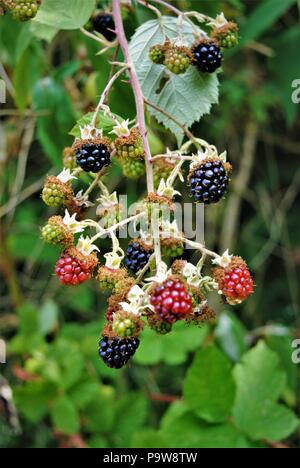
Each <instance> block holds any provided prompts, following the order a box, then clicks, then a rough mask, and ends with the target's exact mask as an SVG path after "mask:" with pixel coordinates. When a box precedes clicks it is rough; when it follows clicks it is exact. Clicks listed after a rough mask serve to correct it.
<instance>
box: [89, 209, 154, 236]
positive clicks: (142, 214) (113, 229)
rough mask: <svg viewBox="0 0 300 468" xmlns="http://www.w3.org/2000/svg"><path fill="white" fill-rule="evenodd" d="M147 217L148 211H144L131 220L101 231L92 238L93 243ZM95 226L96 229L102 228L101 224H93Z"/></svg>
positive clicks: (130, 218)
mask: <svg viewBox="0 0 300 468" xmlns="http://www.w3.org/2000/svg"><path fill="white" fill-rule="evenodd" d="M145 215H146V211H142V212H141V213H138V214H136V215H133V216H130V217H129V218H126V219H123V220H122V221H120V222H119V223H117V224H114V225H113V226H111V227H110V228H107V229H101V231H100V232H98V233H97V234H95V235H94V237H92V238H91V243H93V242H95V241H96V240H97V239H99V237H103V236H105V235H106V234H110V233H112V232H114V231H116V230H117V229H119V228H121V227H123V226H125V225H126V224H129V223H131V222H132V221H135V220H137V219H139V218H141V217H142V216H145ZM93 225H94V226H95V227H98V229H99V228H100V226H99V224H98V223H96V222H93Z"/></svg>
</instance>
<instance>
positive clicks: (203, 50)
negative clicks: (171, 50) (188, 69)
mask: <svg viewBox="0 0 300 468" xmlns="http://www.w3.org/2000/svg"><path fill="white" fill-rule="evenodd" d="M192 54H193V57H194V62H193V63H194V65H196V67H197V68H198V70H199V71H201V72H206V73H213V72H215V71H216V70H217V69H218V68H220V66H221V64H222V59H223V54H222V52H221V50H220V48H219V47H218V46H217V45H216V44H215V43H213V42H207V43H200V44H198V45H196V46H194V48H193V49H192Z"/></svg>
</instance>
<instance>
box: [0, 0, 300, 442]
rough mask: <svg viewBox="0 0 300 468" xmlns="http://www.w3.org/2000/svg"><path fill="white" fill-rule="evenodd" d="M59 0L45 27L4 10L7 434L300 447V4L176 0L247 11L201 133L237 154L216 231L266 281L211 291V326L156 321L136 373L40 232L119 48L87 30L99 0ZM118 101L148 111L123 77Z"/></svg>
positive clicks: (124, 109) (134, 20)
mask: <svg viewBox="0 0 300 468" xmlns="http://www.w3.org/2000/svg"><path fill="white" fill-rule="evenodd" d="M64 1H65V0H64ZM47 2H48V3H49V5H50V4H51V5H52V3H53V5H52V7H53V8H50V9H49V10H47V15H46V16H44V15H45V13H43V14H41V15H40V16H39V17H38V18H37V20H36V21H34V22H31V23H30V24H22V25H21V24H18V23H16V22H14V21H13V20H12V19H11V17H10V16H9V15H6V16H5V17H1V19H0V23H1V28H0V62H1V64H2V65H3V66H4V68H5V70H6V72H7V74H8V77H9V80H10V82H11V88H10V87H9V88H8V89H7V91H8V93H7V102H6V104H5V105H1V108H0V199H1V207H0V216H1V225H0V228H1V236H0V241H1V246H0V274H1V283H0V292H1V303H0V337H1V338H4V339H5V341H6V342H7V344H8V346H7V364H1V365H0V366H1V367H0V372H1V375H2V376H3V377H5V379H6V381H7V382H8V383H9V385H10V386H11V387H12V389H13V394H14V402H15V405H16V409H17V412H18V415H19V419H20V426H21V431H20V430H19V429H18V428H17V427H14V426H12V424H11V421H10V420H9V414H7V411H6V407H5V405H4V404H3V402H2V401H1V399H0V447H7V446H8V447H57V446H60V447H64V446H78V447H80V446H87V447H242V448H246V447H264V446H276V444H277V442H278V441H284V443H285V444H286V445H289V446H293V447H296V446H299V437H298V434H299V432H298V431H299V429H298V428H299V420H298V419H297V416H296V414H297V405H298V404H299V387H298V384H299V365H298V366H297V365H296V364H293V363H292V360H291V354H292V341H293V340H294V338H295V337H297V336H298V337H299V264H300V253H299V252H300V249H299V234H298V231H297V227H298V218H299V208H298V209H297V207H298V205H297V202H299V185H300V184H299V182H300V172H299V168H298V164H297V156H299V155H300V146H299V142H298V141H297V136H298V135H299V127H300V121H299V104H298V105H296V104H294V103H293V102H292V100H291V93H292V87H291V84H292V81H293V80H295V79H299V78H300V62H299V43H300V37H299V36H300V29H299V10H298V6H297V2H296V1H293V0H288V1H284V2H282V1H279V0H265V1H263V2H261V1H257V2H253V1H241V0H230V1H214V2H207V1H189V0H178V1H176V2H172V3H174V4H175V3H176V5H177V6H178V7H179V8H182V9H184V10H190V9H194V10H198V11H201V12H205V13H207V14H209V15H211V16H214V15H216V14H217V13H219V12H220V11H224V13H225V16H226V17H228V18H235V19H237V20H238V22H239V24H240V36H241V40H240V45H239V47H238V48H237V49H235V50H233V51H228V52H227V53H226V56H225V63H224V73H222V74H221V75H220V81H221V87H220V104H219V106H216V105H215V106H213V108H212V113H211V115H210V116H205V117H204V118H203V119H202V120H201V122H200V123H198V124H195V125H194V127H193V131H194V132H195V133H196V134H197V135H199V136H200V135H201V136H203V137H204V138H205V139H207V140H208V141H211V142H212V143H213V144H216V146H217V147H218V148H220V149H222V150H223V149H227V150H228V154H229V159H230V161H231V162H232V163H233V165H234V173H233V181H232V187H231V189H232V193H231V194H230V195H229V196H228V197H227V200H226V201H224V202H222V203H221V204H220V205H218V206H216V207H211V208H210V209H209V210H207V213H206V224H207V226H206V239H207V245H208V246H209V247H211V248H216V249H218V250H220V251H222V249H223V250H225V248H227V247H229V248H230V250H233V251H235V252H236V253H238V254H240V255H242V256H243V257H244V258H245V259H247V261H248V262H249V264H250V267H251V268H252V270H253V274H254V277H255V282H256V290H255V294H254V295H253V297H251V298H250V300H249V301H248V302H247V303H246V304H245V305H243V306H240V307H237V308H235V309H234V310H233V309H230V308H229V307H224V306H223V305H222V304H221V303H216V304H214V307H215V309H216V310H217V311H218V312H219V318H218V320H217V322H216V323H214V324H212V325H209V326H205V327H203V328H199V329H198V328H189V327H187V326H185V325H183V324H178V325H177V326H176V327H175V330H174V332H173V333H172V334H171V335H167V336H165V337H164V336H162V337H158V336H157V335H155V334H154V332H152V331H151V330H147V331H145V332H144V335H143V337H142V340H141V346H140V349H139V351H138V352H137V354H136V356H135V358H134V359H133V363H132V364H131V365H129V366H128V367H127V368H125V369H122V370H121V371H114V370H111V369H108V368H106V367H105V366H104V365H103V363H102V362H100V361H99V359H98V356H97V340H98V336H99V333H100V330H101V327H102V323H103V320H104V312H105V301H104V300H103V296H101V295H100V294H99V292H98V290H97V285H96V284H94V283H90V284H88V285H87V286H85V285H84V286H80V287H78V288H76V289H71V290H70V289H66V288H63V287H61V286H59V284H58V282H57V280H56V279H55V278H54V277H53V276H52V272H53V265H54V263H55V261H56V259H57V257H58V253H59V252H58V249H56V248H54V247H48V246H45V245H43V243H42V241H41V240H40V238H39V236H40V235H39V226H41V225H43V224H44V223H45V222H46V220H47V218H48V216H49V215H50V214H52V212H51V211H50V210H49V209H47V208H46V207H45V206H43V204H42V202H41V199H40V190H41V187H42V183H43V179H44V177H45V175H46V174H47V173H49V172H50V171H52V172H55V171H56V172H57V171H58V170H60V169H61V167H62V163H61V154H62V150H63V148H64V147H65V146H66V145H69V144H70V143H71V142H72V136H71V135H70V134H69V132H71V129H72V128H73V127H74V126H75V124H76V121H77V120H78V119H79V118H81V117H82V115H84V114H86V113H87V112H90V111H91V110H92V108H93V107H94V106H95V104H96V102H97V97H98V96H99V94H100V92H101V91H102V90H103V89H104V86H105V84H106V82H107V79H108V76H109V72H110V66H109V64H108V62H107V59H108V57H107V55H96V54H97V52H98V47H97V45H95V43H94V42H93V41H91V40H90V39H89V38H87V37H85V36H84V35H82V34H81V33H80V32H79V31H78V27H79V26H81V23H80V22H81V21H84V22H85V21H86V19H87V18H88V16H89V15H90V13H91V11H92V9H93V5H94V2H93V1H89V2H87V1H85V2H81V1H78V2H77V0H76V2H75V1H74V5H73V6H74V9H73V10H72V14H71V15H70V16H68V18H67V19H66V18H65V17H64V15H61V20H60V22H57V15H56V13H55V9H54V4H55V8H61V6H62V5H63V3H64V2H62V1H59V2H58V0H47ZM51 2H52V3H51ZM45 3H46V2H45ZM100 3H104V2H100ZM83 4H84V5H85V6H84V7H82V5H83ZM51 5H50V7H51ZM76 8H86V10H85V11H81V12H80V14H79V10H78V11H77V10H76ZM56 11H57V10H56ZM45 18H46V19H45ZM49 18H50V19H49ZM152 18H153V16H152V13H151V12H149V11H148V10H146V9H144V8H143V7H138V8H137V9H136V11H135V14H131V15H129V16H128V17H127V19H126V22H125V24H126V30H127V33H128V36H130V35H132V34H133V32H134V30H135V28H136V27H137V26H138V25H139V24H142V23H143V22H145V21H147V20H148V19H152ZM50 20H51V21H52V23H51V21H50ZM82 24H83V23H82ZM10 91H11V92H10ZM110 106H111V108H112V110H113V112H115V113H116V114H119V115H121V116H122V117H124V118H132V117H134V114H135V112H134V101H133V98H132V95H131V91H130V87H129V86H128V84H126V83H122V82H118V83H116V85H115V86H114V89H113V91H112V93H111V97H110ZM32 126H33V128H34V129H35V132H34V136H33V138H31V139H30V141H29V142H28V138H30V129H31V128H32ZM108 126H109V122H108ZM148 128H149V131H150V134H151V145H152V148H153V151H154V152H159V151H161V148H162V145H163V147H164V146H168V147H170V148H172V147H175V144H176V142H175V140H174V137H173V136H172V135H171V134H170V133H169V132H166V131H165V130H164V129H163V128H162V127H161V126H160V125H159V124H158V123H157V122H156V121H155V120H153V119H152V118H150V116H148ZM72 135H74V131H73V132H72ZM81 183H82V184H84V183H86V181H85V180H84V179H82V180H81ZM109 185H110V187H111V188H115V187H117V186H118V189H119V192H120V193H127V194H128V197H129V202H131V201H134V200H135V199H136V193H142V191H143V190H144V186H143V184H135V183H132V182H130V183H127V182H126V181H125V180H124V178H122V176H121V173H120V169H119V168H118V167H114V168H113V170H112V172H111V174H110V178H109ZM104 250H105V246H104ZM191 255H192V254H191ZM277 445H278V444H277Z"/></svg>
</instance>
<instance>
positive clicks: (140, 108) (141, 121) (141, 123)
mask: <svg viewBox="0 0 300 468" xmlns="http://www.w3.org/2000/svg"><path fill="white" fill-rule="evenodd" d="M113 15H114V20H115V26H116V34H117V37H118V40H119V44H120V47H121V49H122V51H123V54H124V57H125V62H126V63H127V65H128V67H129V68H128V70H129V76H130V81H131V86H132V90H133V94H134V98H135V104H136V112H137V123H138V127H139V130H140V132H141V136H142V140H143V145H144V150H145V162H146V176H147V190H148V193H151V192H154V182H153V167H152V162H151V151H150V146H149V141H148V138H147V129H146V122H145V114H144V96H143V93H142V89H141V86H140V83H139V79H138V76H137V74H136V71H135V67H134V64H133V62H132V59H131V56H130V53H129V46H128V41H127V39H126V36H125V31H124V26H123V20H122V14H121V2H120V0H113ZM151 228H152V236H153V240H154V251H155V258H156V267H157V268H158V266H159V264H160V263H161V249H160V238H159V219H158V216H157V215H156V214H155V213H154V216H153V219H152V225H151Z"/></svg>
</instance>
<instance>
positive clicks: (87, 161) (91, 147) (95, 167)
mask: <svg viewBox="0 0 300 468" xmlns="http://www.w3.org/2000/svg"><path fill="white" fill-rule="evenodd" d="M75 154H76V163H77V165H78V166H80V167H81V168H82V169H83V170H84V171H86V172H99V171H101V169H103V167H104V166H109V164H110V151H109V147H108V145H106V144H105V143H85V144H81V145H80V146H78V147H77V148H76V149H75Z"/></svg>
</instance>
